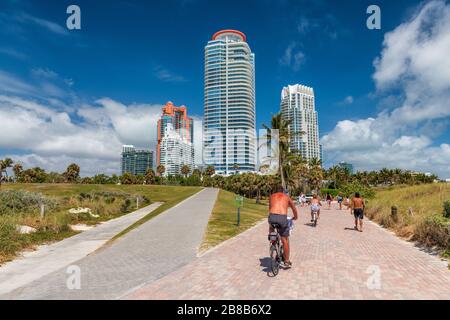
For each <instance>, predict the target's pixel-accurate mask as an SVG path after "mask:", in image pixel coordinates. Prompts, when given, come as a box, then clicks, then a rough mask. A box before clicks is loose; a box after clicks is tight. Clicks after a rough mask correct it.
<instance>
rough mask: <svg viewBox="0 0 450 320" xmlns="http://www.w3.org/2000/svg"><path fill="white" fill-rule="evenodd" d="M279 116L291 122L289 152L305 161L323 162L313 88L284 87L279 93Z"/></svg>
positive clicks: (301, 86) (300, 86)
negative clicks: (315, 160) (316, 160)
mask: <svg viewBox="0 0 450 320" xmlns="http://www.w3.org/2000/svg"><path fill="white" fill-rule="evenodd" d="M281 115H282V117H283V118H284V119H286V120H291V124H290V126H289V131H290V132H291V141H290V149H291V151H292V152H294V153H297V154H299V155H301V156H302V157H303V158H304V159H307V160H310V159H313V158H317V159H319V160H322V161H323V159H322V158H323V156H322V146H321V145H320V143H319V123H318V117H317V111H316V109H315V98H314V90H313V88H311V87H307V86H304V85H301V84H295V85H289V86H287V87H284V88H283V90H282V91H281Z"/></svg>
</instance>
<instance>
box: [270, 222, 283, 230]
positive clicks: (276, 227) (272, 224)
mask: <svg viewBox="0 0 450 320" xmlns="http://www.w3.org/2000/svg"><path fill="white" fill-rule="evenodd" d="M270 225H271V226H272V228H275V229H280V228H281V226H280V225H279V224H278V223H271V224H270Z"/></svg>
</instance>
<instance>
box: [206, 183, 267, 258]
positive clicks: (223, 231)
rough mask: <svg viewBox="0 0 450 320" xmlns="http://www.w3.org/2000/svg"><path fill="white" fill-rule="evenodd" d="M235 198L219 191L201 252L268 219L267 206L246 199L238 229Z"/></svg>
mask: <svg viewBox="0 0 450 320" xmlns="http://www.w3.org/2000/svg"><path fill="white" fill-rule="evenodd" d="M235 197H236V195H235V194H234V193H232V192H228V191H224V190H220V191H219V195H218V197H217V201H216V204H215V206H214V209H213V212H212V214H211V217H210V219H209V222H208V227H207V230H206V233H205V236H204V239H203V242H202V245H201V247H200V251H206V250H208V249H210V248H212V247H215V246H216V245H218V244H219V243H221V242H223V241H225V240H227V239H230V238H232V237H234V236H236V235H238V234H239V233H241V232H243V231H245V230H247V229H249V228H251V227H252V226H254V225H256V224H257V223H258V222H259V221H261V220H262V219H264V218H267V215H268V213H267V210H268V206H267V204H265V203H263V204H256V203H255V200H254V199H246V198H245V199H244V205H243V207H242V208H241V222H240V226H239V227H238V226H237V207H236V205H235Z"/></svg>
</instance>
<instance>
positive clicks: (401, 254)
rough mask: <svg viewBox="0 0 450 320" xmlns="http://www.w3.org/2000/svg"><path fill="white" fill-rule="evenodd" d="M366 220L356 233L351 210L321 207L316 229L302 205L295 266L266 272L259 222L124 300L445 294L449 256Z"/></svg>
mask: <svg viewBox="0 0 450 320" xmlns="http://www.w3.org/2000/svg"><path fill="white" fill-rule="evenodd" d="M365 222H366V224H365V230H364V232H363V233H360V232H357V231H354V230H351V228H353V223H354V220H353V217H352V216H351V215H350V214H349V211H339V210H335V209H333V210H324V209H323V210H322V216H321V219H320V220H319V225H318V226H317V228H313V227H311V226H308V225H307V224H308V223H309V217H308V215H307V214H306V210H305V209H302V212H301V216H300V219H299V221H297V223H296V226H295V230H294V232H293V234H292V237H291V245H292V247H293V254H292V256H291V260H292V262H293V268H292V269H290V270H280V273H279V275H278V276H277V277H275V278H274V277H269V276H268V274H267V271H268V266H269V265H270V260H269V259H268V251H269V245H268V241H267V224H266V223H265V222H263V223H261V224H259V225H258V226H256V227H254V228H253V229H251V230H249V231H247V232H245V233H243V234H241V235H240V236H238V237H236V238H234V239H231V240H229V241H227V242H225V243H224V244H222V245H221V246H219V247H217V248H215V249H213V250H211V251H209V252H208V253H206V254H205V255H203V256H202V257H201V258H199V259H197V260H196V261H194V262H192V263H191V264H189V265H187V266H185V267H183V268H181V269H179V270H177V271H175V272H173V273H171V274H169V275H167V276H165V277H163V278H162V279H159V280H158V281H155V282H153V283H151V284H149V285H147V286H145V287H143V288H141V289H139V290H137V291H135V292H133V293H130V294H129V295H128V296H127V297H125V298H127V299H450V270H448V269H447V263H446V262H443V261H441V260H440V259H439V258H437V257H435V256H431V255H429V254H427V253H425V252H422V251H420V250H419V249H418V248H416V247H415V246H414V245H413V244H412V243H409V242H406V241H403V240H401V239H399V238H397V237H395V236H394V235H393V234H391V233H390V232H389V231H387V230H385V229H382V228H381V227H379V226H378V225H376V224H375V223H372V222H367V220H366V221H365ZM378 280H379V281H378ZM378 284H379V285H380V286H378Z"/></svg>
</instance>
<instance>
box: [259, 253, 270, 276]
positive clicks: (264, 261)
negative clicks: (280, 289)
mask: <svg viewBox="0 0 450 320" xmlns="http://www.w3.org/2000/svg"><path fill="white" fill-rule="evenodd" d="M259 266H260V267H263V269H262V270H261V271H262V272H265V273H267V276H268V277H271V278H272V277H274V275H273V273H272V259H270V258H269V257H265V258H260V259H259Z"/></svg>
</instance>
